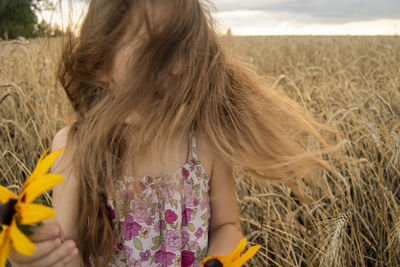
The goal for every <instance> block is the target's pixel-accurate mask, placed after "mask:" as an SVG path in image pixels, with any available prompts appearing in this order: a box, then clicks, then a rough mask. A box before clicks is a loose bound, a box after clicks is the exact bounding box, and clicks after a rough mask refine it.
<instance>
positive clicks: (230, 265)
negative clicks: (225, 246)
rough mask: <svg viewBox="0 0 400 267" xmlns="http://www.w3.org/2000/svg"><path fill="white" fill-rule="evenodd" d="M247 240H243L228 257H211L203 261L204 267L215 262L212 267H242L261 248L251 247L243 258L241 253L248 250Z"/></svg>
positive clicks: (257, 246)
mask: <svg viewBox="0 0 400 267" xmlns="http://www.w3.org/2000/svg"><path fill="white" fill-rule="evenodd" d="M246 243H247V240H246V238H242V239H241V240H240V241H239V243H238V245H237V246H236V248H235V249H234V250H233V251H232V252H231V253H230V254H229V255H226V256H219V255H215V254H214V255H211V256H208V257H206V258H204V259H203V261H202V262H201V263H202V266H207V262H208V261H210V262H213V265H211V264H210V265H211V266H221V267H241V266H242V265H243V264H245V263H246V261H248V260H249V259H251V258H252V257H253V256H254V255H255V254H256V253H257V250H258V249H259V248H260V247H261V246H260V245H256V246H252V247H250V248H249V249H248V250H247V251H246V252H245V253H244V254H243V255H242V256H240V253H242V251H243V250H244V249H245V248H246Z"/></svg>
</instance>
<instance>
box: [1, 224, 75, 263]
mask: <svg viewBox="0 0 400 267" xmlns="http://www.w3.org/2000/svg"><path fill="white" fill-rule="evenodd" d="M30 230H31V231H32V234H31V235H29V239H30V240H31V241H32V242H33V243H35V246H36V250H35V251H34V253H33V255H31V256H26V255H22V254H20V253H18V252H16V251H15V250H14V249H12V250H11V253H10V257H9V260H10V261H11V263H12V264H13V266H15V267H22V266H24V267H25V266H30V267H47V266H53V267H62V266H65V265H66V264H68V263H69V262H71V261H72V260H73V259H75V257H76V256H77V255H78V249H77V248H76V245H75V242H74V241H72V240H67V241H65V242H63V243H62V242H61V227H60V225H59V223H58V222H57V221H56V220H46V224H45V225H42V226H31V227H30Z"/></svg>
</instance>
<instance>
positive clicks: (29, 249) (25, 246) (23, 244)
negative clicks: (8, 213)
mask: <svg viewBox="0 0 400 267" xmlns="http://www.w3.org/2000/svg"><path fill="white" fill-rule="evenodd" d="M10 237H11V240H12V245H13V247H14V248H15V250H16V251H17V252H19V253H21V254H24V255H28V256H29V255H33V251H35V249H36V247H35V244H33V243H32V241H31V240H29V238H27V237H26V236H25V235H24V234H23V233H22V232H21V230H19V228H18V226H17V224H16V222H15V219H13V221H12V223H11V225H10Z"/></svg>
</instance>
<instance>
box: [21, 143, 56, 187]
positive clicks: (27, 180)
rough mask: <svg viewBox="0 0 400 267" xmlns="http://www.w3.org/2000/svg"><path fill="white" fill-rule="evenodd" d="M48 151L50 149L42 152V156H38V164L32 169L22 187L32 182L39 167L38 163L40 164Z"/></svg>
mask: <svg viewBox="0 0 400 267" xmlns="http://www.w3.org/2000/svg"><path fill="white" fill-rule="evenodd" d="M49 150H50V149H48V148H47V149H46V150H45V151H44V152H43V154H42V155H41V156H40V158H39V160H38V162H37V163H36V167H35V169H33V172H32V173H31V175H29V177H28V178H27V179H26V181H25V183H24V187H26V186H28V185H29V184H30V182H31V180H33V179H34V178H35V177H36V173H37V169H38V166H39V165H40V162H42V160H43V158H44V156H45V155H46V154H47V152H48V151H49ZM22 189H23V188H22Z"/></svg>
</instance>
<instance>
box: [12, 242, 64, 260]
mask: <svg viewBox="0 0 400 267" xmlns="http://www.w3.org/2000/svg"><path fill="white" fill-rule="evenodd" d="M35 246H36V250H35V252H34V253H33V255H30V256H28V255H23V254H20V253H18V252H17V251H15V250H14V249H12V250H11V253H10V259H11V260H12V261H13V262H15V263H20V264H23V263H27V262H31V261H35V260H37V259H40V258H43V257H44V256H46V255H47V254H49V253H50V252H52V251H53V250H55V249H57V248H58V247H60V246H61V240H60V238H57V239H54V240H48V241H44V242H40V243H35Z"/></svg>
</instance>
